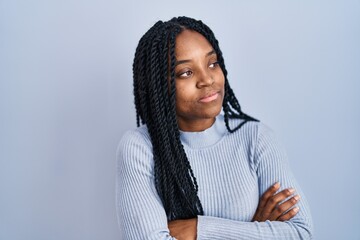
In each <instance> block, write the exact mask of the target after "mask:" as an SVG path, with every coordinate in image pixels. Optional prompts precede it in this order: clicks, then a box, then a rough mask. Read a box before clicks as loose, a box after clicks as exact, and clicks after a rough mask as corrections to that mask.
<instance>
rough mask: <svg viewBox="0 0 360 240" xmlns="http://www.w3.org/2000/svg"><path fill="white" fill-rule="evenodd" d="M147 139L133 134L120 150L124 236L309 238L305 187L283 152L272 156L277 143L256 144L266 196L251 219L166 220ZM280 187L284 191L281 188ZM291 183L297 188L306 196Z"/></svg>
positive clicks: (119, 195)
mask: <svg viewBox="0 0 360 240" xmlns="http://www.w3.org/2000/svg"><path fill="white" fill-rule="evenodd" d="M267 137H269V136H268V135H267V134H265V136H263V137H262V138H267ZM144 141H145V140H144V137H143V136H140V134H133V133H132V134H131V135H130V136H128V137H125V138H124V140H123V141H122V142H121V143H120V145H119V149H118V154H117V158H118V165H117V186H116V190H117V215H118V222H119V227H120V231H121V234H122V239H154V240H155V239H156V240H159V239H175V238H177V239H179V240H181V239H252V240H253V239H287V240H288V239H311V237H312V221H311V216H310V213H309V208H308V205H307V202H306V200H305V198H304V197H303V194H302V192H301V189H300V188H299V186H298V185H297V184H296V181H295V180H294V177H293V176H292V174H291V171H290V169H289V168H288V166H287V164H284V162H283V156H282V154H279V153H278V151H276V156H274V157H273V156H270V155H272V154H274V153H273V152H272V149H277V148H278V146H276V143H272V142H271V141H270V143H269V141H267V143H266V144H264V143H262V142H261V141H262V140H261V139H260V140H259V143H258V149H257V153H256V156H255V157H254V159H255V160H256V161H255V165H256V166H255V167H254V169H256V174H257V176H258V181H259V193H260V195H261V196H262V197H261V199H260V201H259V204H258V207H257V211H256V212H255V215H254V216H253V219H252V222H244V221H236V220H230V219H226V218H219V217H211V216H198V217H197V218H195V219H189V220H177V221H172V222H168V220H167V218H166V214H165V211H164V208H163V205H162V202H161V200H160V198H159V196H158V194H157V191H156V189H155V186H154V175H153V161H151V159H152V152H151V149H149V148H147V147H144V146H146V145H147V143H144ZM134 153H136V154H134ZM269 169H276V174H272V175H271V176H270V175H269V174H268V173H267V171H268V170H269ZM277 180H278V181H279V182H280V183H281V185H282V186H280V185H275V186H273V187H271V188H270V189H267V188H269V184H268V183H271V182H275V181H277ZM282 187H285V189H284V190H281V191H279V189H281V188H282ZM288 187H294V189H295V191H296V192H297V193H299V194H300V195H301V196H302V200H301V201H298V200H297V199H296V198H297V195H293V194H294V193H295V192H294V193H292V192H291V191H290V192H289V189H288ZM289 196H291V198H289V200H287V201H284V200H285V199H288V197H289ZM297 203H298V204H297ZM295 204H297V206H299V208H297V207H294V205H295ZM291 208H292V209H291ZM289 209H291V210H290V211H287V210H289Z"/></svg>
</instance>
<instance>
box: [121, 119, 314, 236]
mask: <svg viewBox="0 0 360 240" xmlns="http://www.w3.org/2000/svg"><path fill="white" fill-rule="evenodd" d="M230 121H231V122H230V124H231V125H232V127H234V126H236V125H237V124H239V123H240V121H242V120H237V119H236V120H230ZM180 134H181V135H180V137H181V141H182V143H183V145H184V149H185V152H186V154H187V157H188V159H189V161H190V164H191V168H192V169H193V171H194V174H195V177H196V179H197V182H198V186H199V192H198V196H199V198H200V201H201V203H202V206H203V209H204V215H203V216H198V225H197V239H201V240H202V239H212V240H216V239H219V240H220V239H221V240H225V239H236V240H239V239H251V240H255V239H286V240H289V239H311V238H312V231H313V230H312V229H313V227H312V219H311V216H310V211H309V206H308V204H307V201H306V198H305V196H304V194H303V192H302V191H301V189H300V187H299V185H298V184H297V183H296V181H295V179H294V176H293V174H292V172H291V170H290V168H289V164H288V161H287V156H286V154H285V151H284V149H283V148H282V146H281V145H280V144H279V142H278V140H277V139H276V137H275V136H274V134H273V133H272V131H271V130H270V129H269V128H268V127H266V126H265V125H264V124H262V123H259V122H248V123H246V124H245V125H243V126H242V127H241V128H240V129H239V130H238V131H236V132H235V133H229V132H228V131H227V129H226V127H225V123H224V118H223V116H222V115H219V116H217V118H216V121H215V123H214V124H213V125H212V126H211V127H210V128H208V129H206V130H205V131H202V132H181V133H180ZM277 181H278V182H280V184H281V189H285V188H289V187H293V188H295V190H296V192H297V193H298V194H299V195H300V196H301V200H300V202H299V203H298V204H297V206H298V207H299V208H300V211H299V212H298V214H297V215H296V216H295V217H293V218H292V219H291V220H290V221H286V222H279V221H265V222H251V219H252V217H253V216H254V213H255V211H256V208H257V206H258V202H259V198H260V197H261V196H262V194H263V193H264V192H265V191H266V190H267V189H268V188H269V187H270V186H271V185H273V184H274V183H275V182H277ZM116 193H117V194H116V202H117V217H118V222H119V227H120V232H121V236H122V239H124V240H125V239H136V240H138V239H154V240H155V239H156V240H159V239H174V238H173V237H171V236H170V234H169V230H168V228H167V218H166V214H165V211H164V208H163V205H162V202H161V200H160V198H159V196H158V194H157V192H156V189H155V182H154V161H153V154H152V144H151V141H150V136H149V133H148V131H147V128H146V126H141V127H139V128H137V129H135V130H131V131H128V132H126V133H125V134H124V136H123V137H122V139H121V141H120V143H119V147H118V150H117V184H116Z"/></svg>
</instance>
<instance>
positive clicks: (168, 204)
mask: <svg viewBox="0 0 360 240" xmlns="http://www.w3.org/2000/svg"><path fill="white" fill-rule="evenodd" d="M184 29H190V30H194V31H197V32H199V33H200V34H202V35H203V36H204V37H205V38H206V39H207V40H208V41H209V43H210V44H211V45H212V47H213V48H214V50H215V52H216V54H217V58H218V62H219V65H220V67H221V69H222V71H223V74H224V77H225V86H224V87H225V94H224V100H223V112H224V119H225V125H226V128H227V130H228V131H229V132H231V133H232V132H235V131H236V130H238V129H239V128H241V126H243V124H245V123H246V122H248V121H257V120H256V119H254V118H252V117H250V116H248V115H246V114H245V113H243V112H242V111H241V108H240V104H239V102H238V100H237V99H236V97H235V95H234V92H233V90H232V89H231V87H230V85H229V82H228V80H227V71H226V69H225V64H224V59H223V56H222V52H221V51H220V48H219V44H218V41H217V40H216V38H215V36H214V34H213V32H212V31H211V29H210V28H209V27H208V26H206V25H205V24H204V23H203V22H201V21H198V20H195V19H192V18H188V17H178V18H173V19H171V20H170V21H167V22H162V21H158V22H157V23H156V24H155V25H154V26H153V27H151V28H150V29H149V30H148V31H147V32H146V33H145V34H144V36H143V37H142V38H141V39H140V41H139V44H138V46H137V48H136V52H135V58H134V63H133V78H134V83H133V84H134V96H135V107H136V122H137V126H140V124H146V126H147V128H148V131H149V134H150V138H151V142H152V146H153V157H154V175H155V186H156V190H157V192H158V194H159V196H160V198H161V201H162V203H163V205H164V209H165V211H166V214H167V218H168V220H176V219H188V218H193V217H196V216H197V215H203V214H204V211H203V208H202V205H201V202H200V199H199V197H198V194H197V193H198V184H197V181H196V178H195V176H194V173H193V171H192V169H191V166H190V163H189V160H188V158H187V156H186V153H185V151H184V148H183V145H182V143H181V141H180V132H179V127H178V122H177V118H176V102H175V62H176V57H175V39H176V36H177V35H178V34H179V33H181V32H182V31H183V30H184ZM169 79H170V81H169ZM231 118H239V119H243V120H244V121H242V123H240V124H239V125H238V126H236V127H235V128H233V129H231V128H230V125H229V119H231Z"/></svg>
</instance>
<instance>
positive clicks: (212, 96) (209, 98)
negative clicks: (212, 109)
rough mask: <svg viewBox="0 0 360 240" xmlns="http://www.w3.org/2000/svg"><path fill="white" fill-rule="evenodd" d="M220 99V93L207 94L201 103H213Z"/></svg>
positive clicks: (201, 99) (200, 100)
mask: <svg viewBox="0 0 360 240" xmlns="http://www.w3.org/2000/svg"><path fill="white" fill-rule="evenodd" d="M218 97H219V91H217V92H216V91H213V92H210V93H208V94H206V95H205V96H204V97H201V98H200V99H199V102H202V103H208V102H212V101H214V100H216V99H217V98H218Z"/></svg>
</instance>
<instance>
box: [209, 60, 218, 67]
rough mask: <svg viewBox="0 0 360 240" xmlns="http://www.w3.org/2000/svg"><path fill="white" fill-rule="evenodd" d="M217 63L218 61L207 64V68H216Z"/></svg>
mask: <svg viewBox="0 0 360 240" xmlns="http://www.w3.org/2000/svg"><path fill="white" fill-rule="evenodd" d="M218 65H219V62H218V61H216V62H213V63H211V64H210V65H209V68H216V67H217V66H218Z"/></svg>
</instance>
